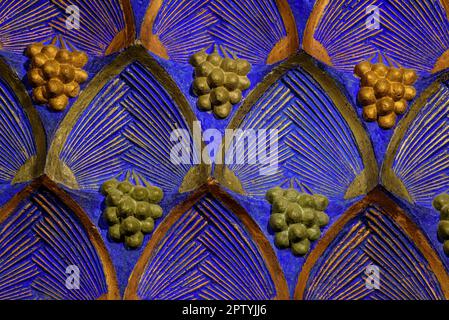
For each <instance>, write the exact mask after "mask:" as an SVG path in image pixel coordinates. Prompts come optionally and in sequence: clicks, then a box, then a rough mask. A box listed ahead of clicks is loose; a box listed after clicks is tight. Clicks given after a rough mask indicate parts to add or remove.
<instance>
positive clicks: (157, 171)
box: [60, 62, 198, 192]
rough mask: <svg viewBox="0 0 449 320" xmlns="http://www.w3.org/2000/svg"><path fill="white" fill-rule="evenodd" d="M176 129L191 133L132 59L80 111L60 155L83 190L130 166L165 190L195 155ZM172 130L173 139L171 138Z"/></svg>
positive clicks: (164, 93)
mask: <svg viewBox="0 0 449 320" xmlns="http://www.w3.org/2000/svg"><path fill="white" fill-rule="evenodd" d="M178 129H180V130H186V131H184V132H190V131H189V130H188V125H187V123H186V120H185V119H184V118H183V115H182V114H181V111H180V109H179V107H178V106H177V105H175V102H174V101H173V99H172V98H171V97H170V95H169V94H168V93H167V91H166V90H165V89H164V88H163V87H162V86H161V85H160V84H159V83H158V81H157V80H156V79H155V78H154V76H153V75H152V74H151V73H150V71H148V70H147V69H145V67H144V66H143V65H142V64H140V63H138V62H136V63H133V64H131V65H130V66H128V67H127V68H126V69H125V70H124V71H123V72H122V73H121V75H120V76H118V77H117V78H115V79H113V80H111V81H110V82H109V83H108V84H107V85H106V86H105V88H103V89H102V91H101V92H100V93H99V94H98V95H97V97H96V98H95V99H94V100H93V101H92V103H91V104H90V105H89V106H88V107H87V108H86V109H85V110H84V112H83V113H82V115H81V116H80V119H79V120H78V122H77V123H76V124H75V125H74V127H73V128H72V131H71V133H70V135H69V137H68V138H67V140H66V142H65V144H64V147H63V150H62V152H61V154H60V159H61V160H62V161H63V163H65V164H66V165H67V166H68V167H69V168H70V169H71V171H72V172H73V174H74V176H75V178H76V180H77V183H78V185H79V187H80V189H83V190H98V188H99V186H100V184H101V183H103V182H104V181H105V180H107V179H109V178H111V177H114V176H116V175H118V174H120V173H122V172H124V171H128V170H129V171H130V170H133V169H134V170H135V171H136V173H140V174H142V175H143V176H144V177H145V178H146V179H148V181H150V182H151V183H152V184H155V185H157V186H159V187H161V188H163V189H164V191H165V192H168V191H176V190H177V189H178V188H179V186H180V185H181V183H182V180H183V178H184V176H185V175H186V174H187V172H188V171H189V170H190V168H191V167H192V166H193V165H192V163H197V159H198V158H197V156H196V155H197V153H196V152H195V148H193V142H192V139H191V138H190V135H189V136H186V135H184V134H183V132H181V131H176V130H178ZM173 133H174V137H176V138H177V139H175V140H173V139H170V137H171V135H172V134H173ZM172 138H173V136H172ZM178 138H179V139H178ZM176 146H178V147H180V148H179V150H180V151H182V157H181V158H182V162H181V163H180V164H176V163H175V162H173V161H172V159H171V154H170V152H171V150H172V149H174V148H175V147H176ZM192 154H193V157H192V158H191V155H192ZM184 163H185V164H184Z"/></svg>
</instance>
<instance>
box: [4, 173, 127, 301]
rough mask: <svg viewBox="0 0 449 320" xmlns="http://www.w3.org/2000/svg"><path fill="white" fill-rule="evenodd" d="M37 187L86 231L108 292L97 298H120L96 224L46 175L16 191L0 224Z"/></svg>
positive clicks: (111, 265)
mask: <svg viewBox="0 0 449 320" xmlns="http://www.w3.org/2000/svg"><path fill="white" fill-rule="evenodd" d="M39 189H44V190H45V191H48V192H49V193H50V194H52V195H53V196H55V198H56V199H58V200H60V201H61V203H62V204H63V205H64V206H66V207H67V208H68V209H69V210H70V211H71V212H72V213H73V214H74V215H75V218H76V219H77V220H78V221H79V222H80V225H81V226H82V229H83V230H84V231H85V232H86V234H87V236H88V238H89V240H90V242H91V243H92V245H93V246H94V248H95V251H96V253H97V254H98V257H99V259H100V262H101V263H102V268H103V273H104V275H105V279H106V285H107V289H108V292H107V293H106V294H104V295H102V296H101V297H98V300H118V299H119V298H120V291H119V287H118V282H117V276H116V272H115V268H114V265H113V264H112V260H111V258H110V256H109V253H108V250H107V248H106V246H105V244H104V242H103V239H102V237H101V235H100V234H99V232H98V231H97V228H96V226H95V225H94V224H93V223H92V221H91V220H90V218H89V217H88V216H87V214H86V213H85V212H84V210H83V209H82V208H81V207H80V206H79V205H78V204H77V203H76V202H75V201H74V200H73V199H72V198H71V197H70V196H69V195H68V194H67V193H66V192H65V191H63V190H62V189H61V188H60V187H59V186H58V185H57V184H56V183H54V182H53V181H51V180H50V179H49V178H48V177H47V176H45V175H43V176H41V177H39V178H37V179H35V180H34V181H33V182H32V183H31V184H29V185H28V186H26V187H25V188H24V189H23V190H22V191H20V192H19V193H17V194H16V195H15V196H14V197H13V198H12V199H11V200H10V201H9V202H8V203H7V204H6V205H5V206H3V207H2V208H1V209H0V224H3V222H5V221H6V220H7V219H8V218H9V216H10V215H12V214H14V212H15V210H16V208H17V207H18V206H19V205H20V204H21V203H22V202H23V201H24V200H26V199H27V198H28V197H30V196H31V194H32V193H33V192H35V191H37V190H39Z"/></svg>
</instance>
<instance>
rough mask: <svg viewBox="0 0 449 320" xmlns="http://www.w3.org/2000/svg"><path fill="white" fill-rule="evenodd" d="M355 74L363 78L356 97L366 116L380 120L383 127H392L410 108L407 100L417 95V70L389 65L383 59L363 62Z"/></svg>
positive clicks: (356, 68) (379, 122) (369, 120)
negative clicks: (376, 61) (415, 85)
mask: <svg viewBox="0 0 449 320" xmlns="http://www.w3.org/2000/svg"><path fill="white" fill-rule="evenodd" d="M354 73H355V75H356V76H357V77H359V78H360V79H361V80H360V90H359V93H358V97H357V100H358V102H359V103H360V104H361V105H362V107H363V118H364V119H365V120H366V121H368V122H373V121H377V123H378V124H379V126H380V127H381V128H383V129H391V128H393V127H394V126H395V124H396V120H397V116H398V115H401V114H404V113H405V112H406V111H407V107H408V102H409V101H411V100H413V99H414V98H415V96H416V89H415V87H414V86H413V84H414V83H415V82H416V80H417V78H418V76H417V74H416V71H415V70H412V69H405V68H402V67H400V68H395V67H393V66H387V65H385V64H384V63H383V62H382V61H381V62H378V63H374V64H373V63H371V62H370V61H362V62H360V63H359V64H358V65H356V66H355V68H354Z"/></svg>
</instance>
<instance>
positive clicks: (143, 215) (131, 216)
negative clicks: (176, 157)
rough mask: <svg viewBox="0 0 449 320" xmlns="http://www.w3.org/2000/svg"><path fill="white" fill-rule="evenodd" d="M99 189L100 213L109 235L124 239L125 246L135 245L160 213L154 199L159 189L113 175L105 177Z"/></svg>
mask: <svg viewBox="0 0 449 320" xmlns="http://www.w3.org/2000/svg"><path fill="white" fill-rule="evenodd" d="M101 191H102V193H103V194H104V195H105V196H106V209H105V210H104V212H103V217H104V219H105V220H106V221H107V223H108V225H109V237H111V239H112V240H114V241H117V242H125V244H126V246H127V247H128V248H131V249H136V248H139V247H140V246H141V245H142V243H143V238H144V235H145V234H149V233H151V232H153V229H154V221H155V220H156V219H159V218H160V217H162V213H163V212H162V208H161V206H159V205H158V203H160V202H161V200H162V198H163V197H164V193H163V191H162V190H161V189H160V188H158V187H155V186H147V187H144V186H141V185H134V184H132V183H131V182H129V181H128V180H125V181H122V182H120V181H118V180H116V179H112V180H109V181H106V182H105V183H104V184H103V186H102V190H101Z"/></svg>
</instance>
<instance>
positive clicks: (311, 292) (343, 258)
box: [304, 207, 444, 300]
mask: <svg viewBox="0 0 449 320" xmlns="http://www.w3.org/2000/svg"><path fill="white" fill-rule="evenodd" d="M334 244H335V245H333V244H331V245H330V246H329V248H328V249H327V250H326V252H325V253H324V255H323V256H322V258H321V260H322V261H324V264H323V265H321V266H319V267H315V269H314V270H312V273H311V277H310V278H309V281H308V283H307V288H306V291H305V295H304V298H305V299H306V300H440V299H441V300H444V295H443V292H442V290H441V287H440V284H439V283H438V280H437V279H436V277H435V275H434V274H433V272H432V271H431V269H430V267H429V265H428V263H427V261H426V260H425V258H424V257H423V255H422V254H421V253H420V252H419V251H418V249H417V248H416V247H415V245H414V243H413V241H412V240H410V239H409V238H408V237H407V235H406V234H404V232H403V231H402V230H401V228H400V227H399V226H398V225H397V224H396V223H395V222H394V221H393V220H391V219H390V218H389V217H388V216H386V215H385V214H383V213H382V212H381V211H379V210H378V209H376V208H375V207H369V208H367V209H366V210H365V212H364V213H362V215H361V216H360V217H358V218H356V219H354V221H352V222H351V223H350V225H349V226H348V227H347V231H346V232H342V233H341V235H340V236H339V237H338V238H337V239H336V240H334ZM369 265H375V266H377V267H378V268H379V279H380V283H379V289H371V288H369V287H367V286H366V277H367V275H366V274H365V270H366V268H367V266H369Z"/></svg>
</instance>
